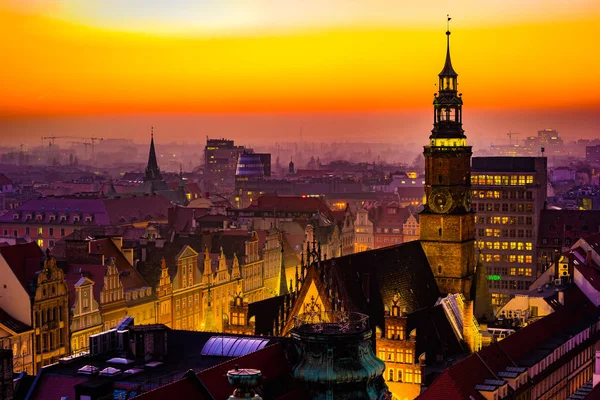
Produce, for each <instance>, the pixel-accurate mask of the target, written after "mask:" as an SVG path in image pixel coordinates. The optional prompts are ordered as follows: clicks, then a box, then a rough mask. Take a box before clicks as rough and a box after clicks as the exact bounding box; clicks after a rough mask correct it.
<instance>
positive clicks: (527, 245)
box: [525, 242, 533, 250]
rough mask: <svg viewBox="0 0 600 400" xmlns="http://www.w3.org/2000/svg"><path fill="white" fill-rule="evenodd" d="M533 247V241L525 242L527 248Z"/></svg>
mask: <svg viewBox="0 0 600 400" xmlns="http://www.w3.org/2000/svg"><path fill="white" fill-rule="evenodd" d="M532 248H533V244H532V243H531V242H526V243H525V250H531V249H532Z"/></svg>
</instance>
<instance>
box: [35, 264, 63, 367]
mask: <svg viewBox="0 0 600 400" xmlns="http://www.w3.org/2000/svg"><path fill="white" fill-rule="evenodd" d="M32 311H33V316H34V318H33V328H34V330H35V363H36V370H37V369H39V368H41V367H43V366H45V365H49V364H52V363H55V362H57V361H58V359H59V358H60V357H62V356H65V355H66V354H68V353H69V291H68V289H67V284H66V282H65V276H64V273H63V271H62V269H60V268H59V267H58V266H57V265H56V259H55V258H54V257H49V256H48V257H46V259H45V260H44V266H43V268H42V270H41V271H40V273H39V275H38V277H37V286H36V289H35V299H34V302H33V310H32Z"/></svg>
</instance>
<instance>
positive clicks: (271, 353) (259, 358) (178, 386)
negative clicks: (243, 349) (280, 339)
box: [136, 343, 306, 400]
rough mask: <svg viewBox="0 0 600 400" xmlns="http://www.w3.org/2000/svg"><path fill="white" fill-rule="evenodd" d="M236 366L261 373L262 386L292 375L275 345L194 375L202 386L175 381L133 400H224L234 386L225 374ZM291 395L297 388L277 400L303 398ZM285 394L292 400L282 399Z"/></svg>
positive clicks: (189, 381) (283, 356) (296, 391)
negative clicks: (166, 399)
mask: <svg viewBox="0 0 600 400" xmlns="http://www.w3.org/2000/svg"><path fill="white" fill-rule="evenodd" d="M236 365H237V366H239V368H254V369H258V370H260V371H261V373H262V379H263V387H264V386H265V383H266V382H277V381H278V380H281V381H285V380H286V379H282V378H284V377H285V376H287V375H291V373H292V370H291V365H290V363H289V361H288V360H287V358H286V355H285V351H284V348H283V345H282V344H281V343H277V344H274V345H272V346H268V347H265V348H264V349H262V350H259V351H256V352H254V353H250V354H248V355H245V356H243V357H239V358H235V359H232V360H229V361H227V362H224V363H222V364H219V365H216V366H214V367H212V368H209V369H206V370H204V371H201V372H200V373H198V374H197V377H198V378H199V380H200V382H201V383H200V382H197V381H196V382H195V381H194V380H193V379H190V378H183V379H181V380H179V381H177V382H173V383H171V384H168V385H165V386H162V387H160V388H158V389H155V390H152V391H150V392H146V393H143V394H141V395H140V396H138V397H136V399H139V400H164V399H165V398H172V399H198V400H203V399H227V398H228V397H229V396H230V395H231V394H232V393H233V387H232V386H231V385H230V384H229V382H228V381H227V371H229V370H231V369H234V368H235V366H236ZM207 392H208V393H207ZM293 393H298V394H299V392H298V389H297V388H291V390H290V389H288V391H287V392H285V393H281V395H280V396H279V397H277V398H279V399H283V398H286V399H295V398H306V397H293V396H292V394H293ZM288 395H289V396H292V397H285V396H288ZM209 396H210V397H209Z"/></svg>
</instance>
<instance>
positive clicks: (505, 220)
mask: <svg viewBox="0 0 600 400" xmlns="http://www.w3.org/2000/svg"><path fill="white" fill-rule="evenodd" d="M503 205H506V204H503ZM502 224H503V225H506V224H508V217H502Z"/></svg>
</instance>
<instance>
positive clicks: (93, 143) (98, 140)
mask: <svg viewBox="0 0 600 400" xmlns="http://www.w3.org/2000/svg"><path fill="white" fill-rule="evenodd" d="M86 139H90V140H91V141H92V142H91V144H92V156H93V155H94V146H95V144H96V142H101V141H103V140H104V138H101V137H94V136H92V137H91V138H86Z"/></svg>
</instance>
